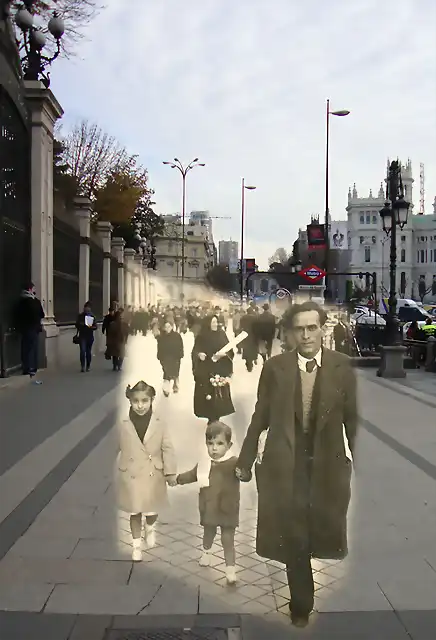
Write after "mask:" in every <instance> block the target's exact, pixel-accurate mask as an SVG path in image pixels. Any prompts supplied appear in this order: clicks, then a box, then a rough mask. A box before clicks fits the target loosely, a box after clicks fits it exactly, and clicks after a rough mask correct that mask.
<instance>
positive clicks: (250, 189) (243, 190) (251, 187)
mask: <svg viewBox="0 0 436 640" xmlns="http://www.w3.org/2000/svg"><path fill="white" fill-rule="evenodd" d="M241 189H242V191H241V254H240V265H239V269H240V272H241V304H243V302H244V274H245V269H244V236H245V190H247V191H254V189H256V187H254V186H253V185H248V184H245V178H242V183H241Z"/></svg>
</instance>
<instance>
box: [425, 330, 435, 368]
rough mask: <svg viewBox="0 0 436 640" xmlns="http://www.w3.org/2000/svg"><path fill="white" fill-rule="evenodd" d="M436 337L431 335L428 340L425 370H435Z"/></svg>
mask: <svg viewBox="0 0 436 640" xmlns="http://www.w3.org/2000/svg"><path fill="white" fill-rule="evenodd" d="M435 347H436V338H435V337H434V336H429V338H428V340H427V354H426V359H425V370H426V371H435V355H436V350H435Z"/></svg>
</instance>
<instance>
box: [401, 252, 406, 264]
mask: <svg viewBox="0 0 436 640" xmlns="http://www.w3.org/2000/svg"><path fill="white" fill-rule="evenodd" d="M401 262H406V249H401Z"/></svg>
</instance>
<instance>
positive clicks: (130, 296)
mask: <svg viewBox="0 0 436 640" xmlns="http://www.w3.org/2000/svg"><path fill="white" fill-rule="evenodd" d="M135 255H136V251H135V250H134V249H124V294H125V300H126V306H129V305H132V306H133V305H134V304H135V302H134V280H135V278H134V275H133V274H134V270H135V268H134V264H135Z"/></svg>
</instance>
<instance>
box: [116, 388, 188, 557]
mask: <svg viewBox="0 0 436 640" xmlns="http://www.w3.org/2000/svg"><path fill="white" fill-rule="evenodd" d="M155 395H156V391H155V389H154V388H153V387H152V386H150V385H149V384H147V383H146V382H144V381H142V380H141V381H140V382H137V383H136V384H135V386H134V387H130V385H129V386H128V387H127V389H126V397H127V398H128V399H129V401H130V412H129V417H128V418H127V419H126V420H123V421H122V422H121V424H120V451H119V454H118V457H117V465H116V467H117V468H116V480H115V486H116V495H117V503H118V507H119V509H121V510H122V511H125V512H127V513H129V514H130V530H131V532H132V545H133V554H132V559H133V561H135V562H139V561H141V560H142V537H141V536H142V516H145V537H146V542H147V546H148V547H153V546H154V545H155V544H156V533H155V524H156V520H157V517H158V513H159V510H160V509H161V508H162V507H163V506H165V505H166V504H167V502H168V497H167V487H166V485H167V483H168V484H169V485H170V486H175V485H176V484H177V482H176V459H175V452H174V447H173V445H172V442H171V440H170V438H169V436H168V433H167V430H166V428H165V425H164V424H163V422H162V419H161V418H158V417H156V416H155V415H153V400H154V398H155Z"/></svg>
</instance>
